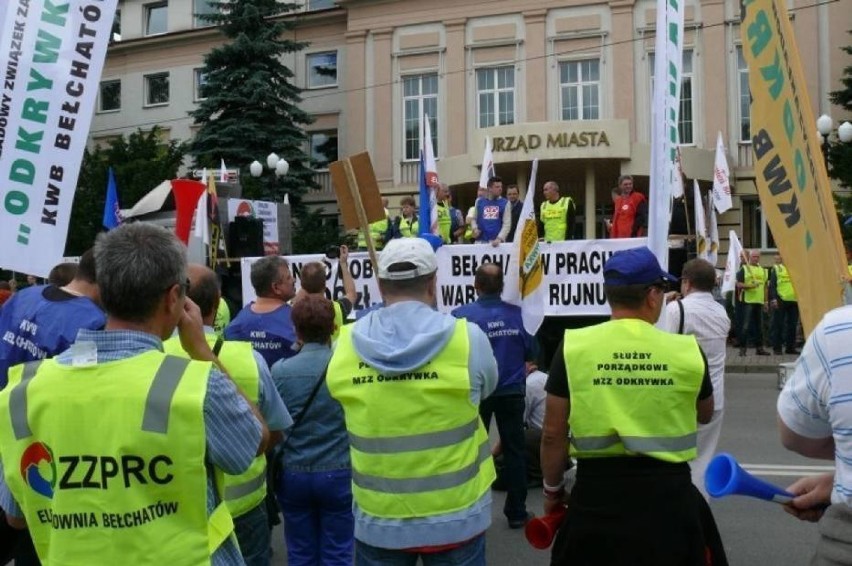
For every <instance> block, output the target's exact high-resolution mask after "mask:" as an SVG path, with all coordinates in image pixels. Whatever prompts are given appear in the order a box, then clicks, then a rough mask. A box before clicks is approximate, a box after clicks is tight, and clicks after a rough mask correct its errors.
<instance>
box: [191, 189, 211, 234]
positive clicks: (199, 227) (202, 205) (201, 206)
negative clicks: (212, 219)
mask: <svg viewBox="0 0 852 566" xmlns="http://www.w3.org/2000/svg"><path fill="white" fill-rule="evenodd" d="M207 194H208V193H207V191H206V190H205V191H204V192H203V193H201V196H200V197H198V204H197V205H196V206H195V232H194V234H195V237H196V238H200V239H201V241H202V242H204V245H205V246H209V245H210V228H209V226H208V221H207Z"/></svg>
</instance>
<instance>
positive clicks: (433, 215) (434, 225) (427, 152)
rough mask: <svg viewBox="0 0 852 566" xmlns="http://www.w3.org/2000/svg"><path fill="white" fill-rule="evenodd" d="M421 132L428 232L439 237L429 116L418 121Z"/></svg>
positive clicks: (433, 153)
mask: <svg viewBox="0 0 852 566" xmlns="http://www.w3.org/2000/svg"><path fill="white" fill-rule="evenodd" d="M420 123H421V131H422V132H423V137H422V138H421V140H422V145H423V147H422V149H423V165H424V167H425V168H426V186H427V187H429V219H430V222H429V232H430V233H432V234H435V235H436V236H439V235H440V233H441V230H440V228H439V227H438V198H437V195H436V193H437V184H438V164H437V163H436V162H435V149H434V148H433V147H432V126H431V125H429V116H428V115H427V114H424V115H423V118H422V119H421V121H420Z"/></svg>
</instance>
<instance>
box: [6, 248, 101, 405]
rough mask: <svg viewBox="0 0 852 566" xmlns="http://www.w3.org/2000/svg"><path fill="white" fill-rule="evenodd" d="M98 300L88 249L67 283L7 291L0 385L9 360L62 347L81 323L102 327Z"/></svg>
mask: <svg viewBox="0 0 852 566" xmlns="http://www.w3.org/2000/svg"><path fill="white" fill-rule="evenodd" d="M98 300H99V298H98V285H97V283H96V282H95V258H94V254H92V251H91V250H89V251H87V252H86V253H84V254H83V255H82V257H81V258H80V264H79V265H78V266H77V273H76V275H75V276H74V278H73V279H72V280H71V282H70V283H69V284H68V285H65V286H54V285H38V286H33V287H27V288H26V289H22V290H20V291H18V292H17V293H15V294H14V295H12V298H11V299H9V300H8V301H7V302H6V304H4V305H3V310H2V312H0V389H3V388H4V387H6V381H7V376H6V374H7V372H8V370H9V368H10V367H12V366H13V365H17V364H22V363H24V362H31V361H34V360H42V359H44V358H52V357H53V356H55V355H57V354H59V353H60V352H64V351H65V350H66V349H68V346H70V345H71V343H72V342H74V339H75V338H76V337H77V331H78V330H80V329H81V328H88V329H89V330H100V329H102V328H103V327H104V324H106V315H104V312H103V311H102V310H101V308H100V307H99V306H98V305H97V304H96V302H97V301H98Z"/></svg>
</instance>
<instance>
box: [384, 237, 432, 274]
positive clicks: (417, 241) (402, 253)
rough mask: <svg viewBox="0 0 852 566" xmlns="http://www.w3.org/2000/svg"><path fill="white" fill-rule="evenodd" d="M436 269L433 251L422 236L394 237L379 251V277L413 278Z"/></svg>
mask: <svg viewBox="0 0 852 566" xmlns="http://www.w3.org/2000/svg"><path fill="white" fill-rule="evenodd" d="M437 270H438V260H437V258H436V257H435V251H434V250H433V249H432V245H431V244H430V243H429V242H427V241H426V240H424V239H422V238H396V239H394V240H391V241H390V242H388V244H387V245H386V246H385V248H384V249H383V250H382V251H381V252H379V279H393V280H397V281H399V280H402V279H414V278H415V277H420V276H421V275H429V274H430V273H435V271H437Z"/></svg>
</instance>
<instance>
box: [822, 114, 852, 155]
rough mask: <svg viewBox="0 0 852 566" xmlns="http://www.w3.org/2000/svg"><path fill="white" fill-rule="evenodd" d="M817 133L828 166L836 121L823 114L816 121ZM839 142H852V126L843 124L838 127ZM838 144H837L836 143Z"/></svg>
mask: <svg viewBox="0 0 852 566" xmlns="http://www.w3.org/2000/svg"><path fill="white" fill-rule="evenodd" d="M816 127H817V131H818V132H819V140H820V147H821V148H822V155H823V157H824V158H825V160H826V164H828V151H829V149H830V148H831V143H832V142H831V133H832V131H833V130H834V120H832V119H831V116H829V115H828V114H823V115H822V116H820V117H819V118H817V121H816ZM837 141H839V142H840V143H849V142H852V124H850V123H849V122H843V123H842V124H840V126H838V127H837ZM835 143H836V142H835Z"/></svg>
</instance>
